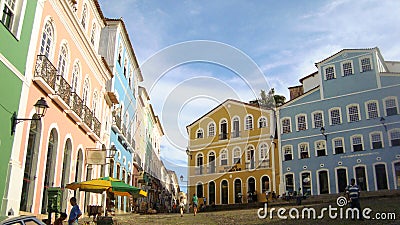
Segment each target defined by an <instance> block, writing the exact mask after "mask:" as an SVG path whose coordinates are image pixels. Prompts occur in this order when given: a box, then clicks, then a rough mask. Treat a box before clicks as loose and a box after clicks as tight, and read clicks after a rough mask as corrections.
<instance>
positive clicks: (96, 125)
mask: <svg viewBox="0 0 400 225" xmlns="http://www.w3.org/2000/svg"><path fill="white" fill-rule="evenodd" d="M92 130H93V133H94V134H95V135H97V137H96V139H98V140H100V131H101V123H100V121H99V120H98V119H97V118H96V117H95V116H93V121H92Z"/></svg>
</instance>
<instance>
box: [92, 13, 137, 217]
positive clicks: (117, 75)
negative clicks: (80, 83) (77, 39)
mask: <svg viewBox="0 0 400 225" xmlns="http://www.w3.org/2000/svg"><path fill="white" fill-rule="evenodd" d="M99 50H100V54H101V55H103V56H104V57H105V59H106V61H107V63H108V65H109V66H110V69H111V71H112V73H113V75H114V76H113V78H112V79H111V80H109V81H108V83H107V98H108V99H109V100H110V102H112V105H113V109H112V118H113V120H112V124H111V129H110V146H109V148H111V146H115V148H116V150H117V152H116V154H115V155H114V157H113V158H112V159H110V160H109V162H108V163H109V167H108V176H111V177H114V178H117V179H120V180H123V181H125V182H126V183H128V184H131V185H134V183H133V172H134V165H133V156H134V152H135V139H134V134H135V132H136V130H137V128H136V127H137V124H136V123H135V116H136V113H137V111H136V107H137V104H136V97H137V93H136V92H137V89H138V82H141V81H143V77H142V75H141V73H140V70H139V66H138V63H137V59H136V56H135V53H134V50H133V48H132V45H131V42H130V39H129V35H128V32H127V30H126V28H125V23H124V21H123V20H122V19H106V26H105V28H103V29H102V31H101V38H100V49H99ZM115 200H116V202H115V206H116V209H119V210H122V211H125V212H127V211H130V202H131V201H129V198H128V197H116V199H115Z"/></svg>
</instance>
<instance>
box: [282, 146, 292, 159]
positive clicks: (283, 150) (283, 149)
mask: <svg viewBox="0 0 400 225" xmlns="http://www.w3.org/2000/svg"><path fill="white" fill-rule="evenodd" d="M286 148H290V155H291V156H292V157H291V159H290V160H293V146H292V145H284V146H282V154H283V161H290V160H285V158H286V157H285V155H289V154H286Z"/></svg>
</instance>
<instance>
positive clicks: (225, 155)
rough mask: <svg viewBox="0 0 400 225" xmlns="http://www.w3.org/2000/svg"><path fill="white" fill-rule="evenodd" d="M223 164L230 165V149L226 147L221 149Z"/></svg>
mask: <svg viewBox="0 0 400 225" xmlns="http://www.w3.org/2000/svg"><path fill="white" fill-rule="evenodd" d="M220 157H221V166H226V165H228V151H227V150H226V149H223V150H222V151H221V156H220Z"/></svg>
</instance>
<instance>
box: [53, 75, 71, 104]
mask: <svg viewBox="0 0 400 225" xmlns="http://www.w3.org/2000/svg"><path fill="white" fill-rule="evenodd" d="M56 83H57V85H56V90H55V91H56V95H58V96H60V97H61V99H62V100H63V101H64V102H65V103H66V104H68V103H70V99H71V86H70V85H69V83H68V82H67V80H65V79H64V77H62V76H60V75H58V76H57V82H56Z"/></svg>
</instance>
